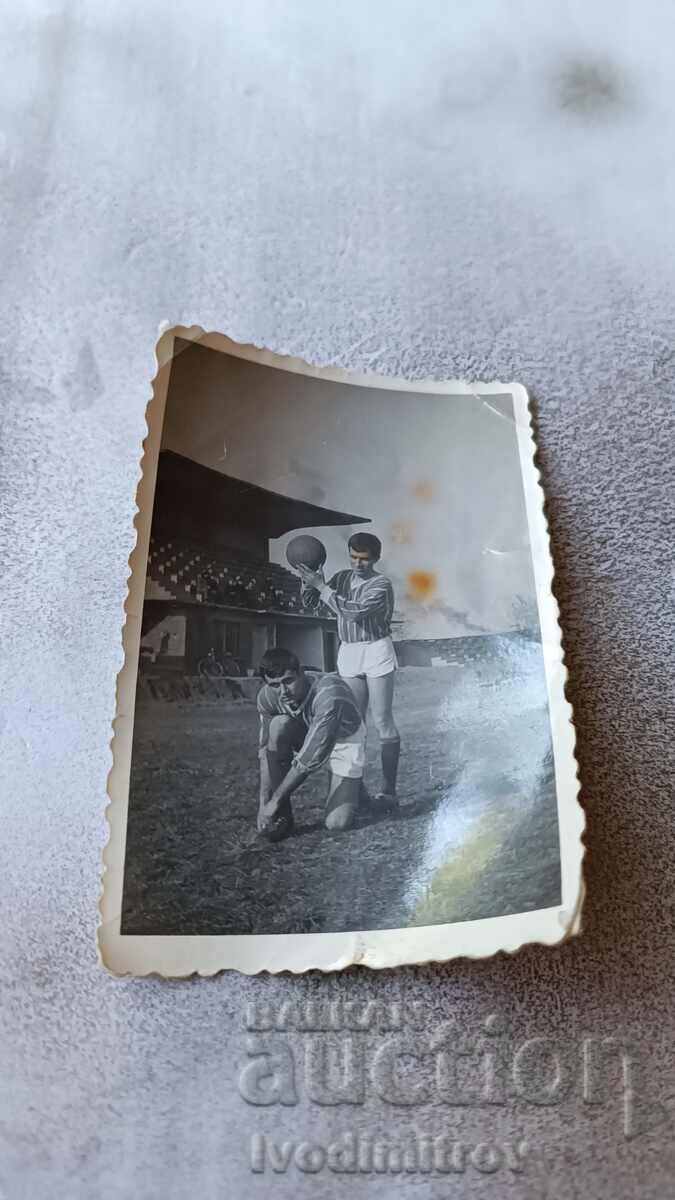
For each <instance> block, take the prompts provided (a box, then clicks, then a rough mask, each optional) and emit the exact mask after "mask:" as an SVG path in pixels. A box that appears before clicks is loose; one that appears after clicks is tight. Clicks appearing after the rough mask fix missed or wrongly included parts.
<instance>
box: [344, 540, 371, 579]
mask: <svg viewBox="0 0 675 1200" xmlns="http://www.w3.org/2000/svg"><path fill="white" fill-rule="evenodd" d="M349 561H350V563H351V564H352V571H354V572H355V573H356V574H357V575H370V573H371V571H372V569H373V567H374V566H375V563H376V562H377V559H376V558H373V556H372V554H371V553H370V551H368V550H352V549H351V547H350V549H349Z"/></svg>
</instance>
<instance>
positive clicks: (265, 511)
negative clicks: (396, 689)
mask: <svg viewBox="0 0 675 1200" xmlns="http://www.w3.org/2000/svg"><path fill="white" fill-rule="evenodd" d="M366 523H368V518H367V517H359V516H355V515H354V514H351V513H344V512H338V511H336V510H334V509H328V508H322V507H321V506H319V505H316V504H310V503H308V502H306V501H304V500H294V499H293V498H291V497H290V496H284V495H281V494H279V493H276V492H271V491H268V490H267V489H265V488H261V487H258V486H257V485H256V484H252V483H247V482H245V481H243V480H240V479H235V478H233V477H232V476H229V475H224V474H222V473H221V472H220V471H215V470H213V469H211V468H209V467H204V466H201V465H200V464H199V463H196V462H194V461H193V460H192V459H188V458H185V457H183V456H182V455H180V454H176V453H174V452H173V451H169V450H164V451H162V452H161V453H160V456H159V463H158V471H157V484H156V489H155V504H154V510H153V521H152V529H151V534H150V551H149V555H148V567H147V579H146V588H145V601H144V605H143V621H142V635H141V670H146V671H147V670H148V669H151V670H152V673H153V674H161V675H173V676H175V675H176V674H183V675H194V674H196V673H197V671H198V668H199V664H200V663H201V662H203V661H204V660H205V659H206V658H207V656H208V655H209V654H210V655H212V656H213V657H215V659H216V660H217V661H218V662H220V663H221V664H223V667H224V669H225V673H226V674H237V675H246V674H250V673H252V672H255V670H256V669H257V666H258V663H259V661H260V659H261V657H262V655H263V654H264V652H265V650H266V649H268V647H270V646H283V647H285V648H286V649H288V650H292V651H293V652H294V653H295V654H297V655H298V657H299V658H300V661H301V662H302V663H303V665H305V666H308V667H314V668H316V669H318V670H325V671H330V670H335V663H336V654H337V645H336V627H335V620H334V618H333V617H332V615H331V614H330V612H329V611H328V610H327V609H324V610H322V611H321V612H320V613H319V614H318V615H317V614H314V613H311V614H309V613H306V612H305V611H304V610H303V607H302V604H301V601H300V581H299V579H298V578H297V576H295V575H294V574H293V573H292V572H291V571H289V570H287V569H286V568H285V567H282V566H281V565H280V564H278V563H274V562H271V561H270V557H269V542H270V539H271V538H278V537H281V536H282V535H283V534H284V533H288V532H290V531H291V530H296V529H302V530H305V529H312V528H320V527H322V526H324V527H325V526H329V525H340V526H350V525H363V524H366Z"/></svg>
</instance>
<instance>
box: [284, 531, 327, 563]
mask: <svg viewBox="0 0 675 1200" xmlns="http://www.w3.org/2000/svg"><path fill="white" fill-rule="evenodd" d="M286 558H287V559H288V561H289V563H290V564H291V566H292V567H297V566H299V565H300V564H301V563H302V565H303V566H305V567H309V568H310V570H311V571H318V570H319V568H320V567H322V566H323V564H324V563H325V561H326V547H325V546H324V544H323V542H320V541H319V539H318V538H315V537H312V535H311V534H309V533H299V534H298V536H297V537H294V538H291V540H290V542H289V543H288V545H287V547H286Z"/></svg>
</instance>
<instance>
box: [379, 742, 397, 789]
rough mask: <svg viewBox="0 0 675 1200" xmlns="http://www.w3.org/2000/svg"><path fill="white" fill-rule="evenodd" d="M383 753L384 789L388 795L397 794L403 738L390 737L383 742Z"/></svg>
mask: <svg viewBox="0 0 675 1200" xmlns="http://www.w3.org/2000/svg"><path fill="white" fill-rule="evenodd" d="M380 749H381V754H382V775H383V777H384V791H385V792H386V794H387V795H388V796H395V795H396V775H397V773H398V760H399V756H400V753H401V739H400V738H388V739H387V740H386V741H383V742H382V744H381V748H380Z"/></svg>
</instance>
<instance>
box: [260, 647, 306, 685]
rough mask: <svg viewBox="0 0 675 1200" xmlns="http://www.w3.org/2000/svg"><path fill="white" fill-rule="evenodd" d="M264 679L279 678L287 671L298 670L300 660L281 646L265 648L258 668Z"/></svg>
mask: <svg viewBox="0 0 675 1200" xmlns="http://www.w3.org/2000/svg"><path fill="white" fill-rule="evenodd" d="M258 670H259V671H260V674H261V675H262V676H263V678H264V679H280V678H281V676H282V675H285V674H286V672H287V671H295V672H296V673H297V672H298V671H299V670H300V661H299V659H297V658H296V657H295V655H294V654H293V653H292V652H291V651H290V650H284V648H283V646H272V647H271V648H270V649H269V650H266V651H265V653H264V654H263V656H262V658H261V659H260V666H259V668H258Z"/></svg>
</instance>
